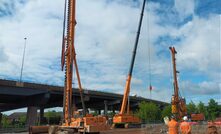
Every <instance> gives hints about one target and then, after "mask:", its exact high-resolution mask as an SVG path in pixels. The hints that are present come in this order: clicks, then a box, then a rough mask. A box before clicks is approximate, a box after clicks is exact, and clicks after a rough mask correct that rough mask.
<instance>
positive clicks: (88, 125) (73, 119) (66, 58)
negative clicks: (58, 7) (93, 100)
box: [56, 0, 109, 133]
mask: <svg viewBox="0 0 221 134" xmlns="http://www.w3.org/2000/svg"><path fill="white" fill-rule="evenodd" d="M66 2H67V0H65V13H64V28H63V30H64V31H65V23H66V22H65V20H66ZM75 6H76V0H68V9H67V13H68V14H67V17H68V19H67V35H66V36H65V32H64V31H63V42H62V56H61V58H62V59H61V66H62V70H63V68H64V66H65V82H64V100H63V113H64V119H63V123H62V125H61V126H59V127H58V129H56V131H57V133H59V132H61V131H66V132H69V133H73V132H76V131H78V132H86V133H94V132H100V131H104V130H107V129H108V128H109V126H108V125H107V124H106V122H107V121H106V117H104V116H92V115H91V114H87V113H86V108H85V103H84V97H83V88H82V86H81V79H80V74H79V71H78V66H77V60H76V53H75V47H74V35H75V25H76V20H75V9H76V8H75ZM73 64H74V66H73ZM73 67H75V71H76V75H77V81H78V88H79V92H80V98H81V103H82V108H83V112H78V111H76V109H74V108H73V97H72V77H73Z"/></svg>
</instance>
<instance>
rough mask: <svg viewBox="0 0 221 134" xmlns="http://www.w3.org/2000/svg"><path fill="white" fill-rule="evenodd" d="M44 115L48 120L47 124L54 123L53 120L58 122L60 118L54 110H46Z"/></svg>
mask: <svg viewBox="0 0 221 134" xmlns="http://www.w3.org/2000/svg"><path fill="white" fill-rule="evenodd" d="M45 117H46V119H47V121H48V124H55V122H59V120H60V115H59V113H58V112H56V111H55V110H52V111H48V112H46V113H45Z"/></svg>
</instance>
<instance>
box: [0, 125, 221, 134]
mask: <svg viewBox="0 0 221 134" xmlns="http://www.w3.org/2000/svg"><path fill="white" fill-rule="evenodd" d="M217 129H218V134H221V126H219V127H217ZM166 131H167V126H166V125H163V124H161V125H146V127H144V128H131V129H111V130H108V131H105V132H101V134H166ZM206 132H207V125H194V126H192V134H206ZM3 134H28V132H23V133H3Z"/></svg>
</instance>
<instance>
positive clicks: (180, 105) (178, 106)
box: [169, 47, 187, 120]
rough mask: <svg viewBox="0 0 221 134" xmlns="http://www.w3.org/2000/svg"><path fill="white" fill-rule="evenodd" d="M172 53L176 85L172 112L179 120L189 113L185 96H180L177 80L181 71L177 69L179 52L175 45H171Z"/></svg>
mask: <svg viewBox="0 0 221 134" xmlns="http://www.w3.org/2000/svg"><path fill="white" fill-rule="evenodd" d="M169 49H170V51H171V55H172V64H173V86H174V94H173V95H172V100H171V104H172V114H173V115H174V116H175V118H176V119H177V120H181V119H182V117H183V116H186V115H187V108H186V100H185V98H184V97H181V96H179V86H178V80H177V73H179V72H178V71H177V69H176V58H175V55H176V54H177V52H176V49H175V47H169Z"/></svg>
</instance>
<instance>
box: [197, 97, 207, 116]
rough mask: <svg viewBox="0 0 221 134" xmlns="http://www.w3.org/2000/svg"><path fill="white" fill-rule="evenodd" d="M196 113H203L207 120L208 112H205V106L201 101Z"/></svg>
mask: <svg viewBox="0 0 221 134" xmlns="http://www.w3.org/2000/svg"><path fill="white" fill-rule="evenodd" d="M197 111H198V113H203V114H204V116H205V117H206V119H208V112H207V109H206V106H205V105H204V103H202V102H201V101H200V103H199V104H198V105H197Z"/></svg>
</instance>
